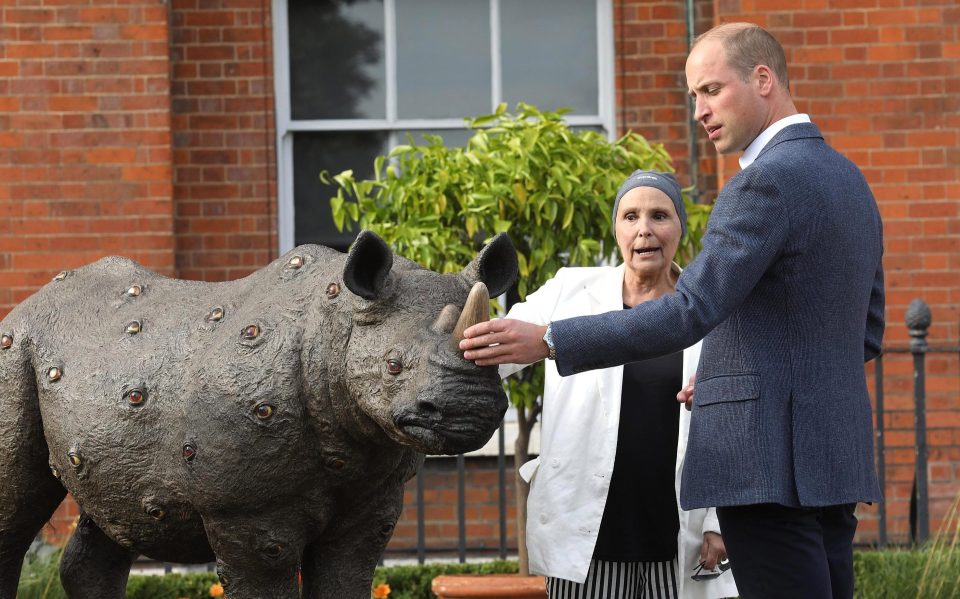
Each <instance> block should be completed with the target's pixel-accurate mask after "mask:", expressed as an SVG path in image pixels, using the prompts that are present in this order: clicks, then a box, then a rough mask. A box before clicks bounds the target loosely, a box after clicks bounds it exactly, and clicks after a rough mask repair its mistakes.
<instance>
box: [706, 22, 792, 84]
mask: <svg viewBox="0 0 960 599" xmlns="http://www.w3.org/2000/svg"><path fill="white" fill-rule="evenodd" d="M705 39H719V40H720V43H721V44H722V46H723V49H724V50H725V51H726V53H727V61H728V62H729V63H730V66H731V67H732V68H733V69H734V70H735V71H736V72H738V73H739V74H740V77H741V79H743V80H744V81H747V80H748V79H749V78H750V75H751V74H752V73H753V69H754V67H756V66H757V65H760V64H762V65H766V66H767V67H769V68H770V70H771V71H773V73H774V74H775V75H776V76H777V80H778V81H779V82H780V85H782V86H783V88H784V89H786V90H789V89H790V78H789V77H788V75H787V57H786V55H784V52H783V46H781V45H780V42H778V41H777V38H775V37H773V36H772V35H770V32H768V31H767V30H766V29H764V28H763V27H760V26H759V25H754V24H753V23H724V24H723V25H719V26H717V27H714V28H713V29H711V30H710V31H707V32H706V33H704V34H701V35H700V36H698V37H697V38H696V39H695V40H694V41H693V47H696V45H697V44H699V43H700V42H701V41H702V40H705ZM691 49H692V48H691Z"/></svg>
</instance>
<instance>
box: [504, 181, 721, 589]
mask: <svg viewBox="0 0 960 599" xmlns="http://www.w3.org/2000/svg"><path fill="white" fill-rule="evenodd" d="M685 221H686V217H685V212H684V210H683V202H682V198H681V195H680V188H679V185H678V184H677V182H676V180H675V179H674V178H673V177H672V176H671V175H668V174H665V173H657V172H649V171H637V172H635V173H633V174H632V175H631V176H630V177H629V178H628V179H627V180H626V181H625V182H624V183H623V185H621V187H620V190H619V192H618V194H617V199H616V202H615V203H614V209H613V225H614V232H615V234H616V237H617V243H618V245H619V247H620V250H621V255H622V256H623V258H624V260H623V264H621V265H620V266H617V267H590V268H564V269H561V270H560V271H558V272H557V274H556V275H555V276H554V277H553V278H552V279H551V280H550V281H548V282H547V283H546V284H545V285H543V287H541V288H540V289H539V290H537V291H536V292H535V293H532V294H530V295H529V296H528V297H527V299H526V301H525V302H523V303H520V304H517V305H515V306H513V307H512V308H511V310H510V312H509V313H508V314H507V317H508V318H513V319H518V320H525V321H527V322H532V323H535V324H539V325H546V324H549V323H550V322H551V321H553V320H558V319H562V318H569V317H572V316H582V315H588V314H598V313H602V312H608V311H611V310H620V309H623V308H624V307H627V306H633V305H636V304H637V303H640V302H643V301H647V300H649V299H654V298H655V297H659V296H660V295H662V294H664V293H670V292H672V290H673V285H674V283H675V282H676V276H677V274H679V267H677V266H676V264H674V263H673V257H674V255H675V253H676V250H677V247H678V246H679V242H680V239H681V237H682V235H683V233H684V232H685V226H686V223H685ZM545 341H546V342H548V345H549V339H545ZM699 349H700V348H699V343H698V344H697V345H696V346H694V347H691V348H688V349H687V350H684V352H683V358H682V374H681V376H680V378H679V381H684V382H685V381H687V380H688V379H689V377H690V375H691V374H692V373H693V372H695V370H696V365H697V360H698V359H699ZM672 364H674V365H676V364H677V362H672ZM521 368H523V365H504V366H501V369H500V373H501V376H503V377H506V376H509V375H510V374H512V373H514V372H516V371H518V370H520V369H521ZM678 374H679V373H678ZM628 378H630V377H628ZM630 380H633V379H630ZM679 381H678V382H679ZM623 384H624V367H623V366H618V367H615V368H607V369H603V370H592V371H587V372H584V373H581V374H577V375H574V376H569V377H561V376H559V374H558V373H557V370H556V367H555V364H554V362H553V361H552V360H547V361H546V377H545V384H544V392H543V398H544V399H543V412H542V415H541V435H540V455H539V457H538V458H536V459H534V460H532V461H531V462H528V463H527V464H525V465H524V466H523V467H522V468H521V469H520V474H521V476H522V477H523V478H524V480H526V481H528V482H529V483H530V485H531V486H530V495H529V498H528V500H527V511H528V515H527V545H528V553H529V558H530V569H531V571H533V572H535V573H539V574H543V575H545V576H547V589H548V594H549V595H550V597H551V599H556V598H560V599H568V598H569V599H586V598H591V599H592V598H597V599H599V598H601V597H603V598H617V599H620V598H623V599H645V598H647V597H658V598H659V597H666V598H674V597H678V598H685V599H686V598H689V599H709V598H717V597H732V596H736V595H737V591H736V586H735V585H734V582H733V575H732V573H723V574H720V575H719V576H716V577H715V578H711V579H706V580H692V579H691V575H692V574H694V569H695V568H696V567H697V565H698V564H699V563H700V562H701V561H706V566H708V568H707V570H709V567H712V566H713V564H715V563H717V562H718V561H719V560H720V559H723V558H725V551H724V549H723V542H722V539H721V538H720V536H719V526H718V524H717V519H716V515H715V513H714V510H712V509H710V510H693V511H691V512H683V511H680V510H679V508H678V505H679V504H678V503H677V502H676V498H675V497H676V495H674V499H673V502H672V504H673V505H672V510H670V507H669V506H667V508H666V509H667V510H670V511H669V513H647V514H642V517H643V518H644V519H659V520H662V521H666V520H668V519H669V518H677V519H678V521H679V522H678V523H679V533H678V534H677V539H676V557H675V558H674V559H673V560H669V559H668V560H666V561H661V560H657V561H650V562H648V561H642V562H635V561H621V560H620V559H619V558H617V561H609V560H608V559H596V558H595V550H597V549H598V546H597V543H598V536H599V535H600V529H601V522H602V521H603V517H604V511H605V509H606V508H607V499H608V492H609V490H610V486H611V480H612V478H613V474H614V463H615V461H616V459H617V448H618V442H620V441H619V440H618V436H619V432H620V426H621V423H620V419H621V418H620V417H621V391H622V390H623ZM679 387H680V384H678V385H677V386H676V389H674V390H673V393H676V391H679ZM631 388H633V387H631ZM669 399H670V400H671V401H673V403H672V404H671V405H670V406H668V408H667V410H668V411H669V410H670V409H672V408H673V407H676V408H677V410H678V411H679V412H680V414H679V427H678V430H677V440H678V443H677V451H676V459H675V461H674V460H671V462H670V464H669V465H667V464H664V466H668V467H670V468H671V469H672V471H673V473H674V475H675V477H674V480H673V482H674V488H675V489H676V491H678V490H679V473H680V472H681V467H682V464H683V453H684V449H685V446H686V436H687V435H686V431H687V429H688V428H689V415H688V414H687V413H686V410H680V409H679V404H677V403H676V402H675V400H673V399H672V398H669ZM665 401H666V400H665ZM674 422H676V420H674ZM634 445H635V444H634ZM654 449H655V448H651V452H653V450H654ZM631 451H633V450H631ZM669 453H672V452H669V451H668V452H663V451H660V452H659V454H658V455H667V454H669ZM626 457H628V456H625V455H622V456H621V459H625V458H626ZM624 470H625V471H621V470H620V469H618V471H617V476H618V477H625V478H627V479H629V477H639V478H638V479H637V480H636V481H629V480H628V482H630V484H632V485H633V486H634V487H639V488H641V489H642V488H643V484H642V481H643V479H644V477H645V473H644V472H639V471H633V470H634V469H633V468H625V469H624ZM660 491H661V493H660V495H661V496H662V494H663V493H662V491H663V490H662V489H660ZM621 494H622V493H621ZM641 499H642V498H641ZM621 503H622V502H621ZM661 511H662V510H661ZM627 520H628V521H629V520H630V519H627ZM612 525H616V529H615V530H617V532H618V534H619V533H620V532H622V534H624V535H629V534H630V524H629V522H625V523H624V525H623V527H622V530H621V527H620V526H619V523H612V522H607V523H605V524H604V526H605V527H606V529H607V531H610V530H611V529H612V528H613V526H612ZM609 536H610V535H609V532H607V533H605V537H609Z"/></svg>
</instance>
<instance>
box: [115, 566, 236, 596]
mask: <svg viewBox="0 0 960 599" xmlns="http://www.w3.org/2000/svg"><path fill="white" fill-rule="evenodd" d="M215 582H217V575H216V574H214V573H213V572H202V573H196V574H167V575H165V576H131V577H130V581H129V582H128V583H127V599H177V598H179V597H187V598H189V599H210V585H212V584H214V583H215Z"/></svg>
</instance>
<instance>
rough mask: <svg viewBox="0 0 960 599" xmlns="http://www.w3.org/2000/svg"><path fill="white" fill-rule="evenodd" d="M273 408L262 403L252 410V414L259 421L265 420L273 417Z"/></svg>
mask: <svg viewBox="0 0 960 599" xmlns="http://www.w3.org/2000/svg"><path fill="white" fill-rule="evenodd" d="M274 411H275V408H274V407H273V406H271V405H270V404H268V403H262V404H260V405H258V406H257V407H256V408H254V413H255V414H256V415H257V418H259V419H260V420H266V419H268V418H270V417H271V416H273V413H274Z"/></svg>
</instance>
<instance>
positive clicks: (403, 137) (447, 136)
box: [396, 129, 473, 148]
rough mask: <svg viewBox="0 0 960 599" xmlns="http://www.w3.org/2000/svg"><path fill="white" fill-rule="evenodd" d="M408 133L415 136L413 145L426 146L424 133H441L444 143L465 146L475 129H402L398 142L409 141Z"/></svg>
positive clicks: (458, 146)
mask: <svg viewBox="0 0 960 599" xmlns="http://www.w3.org/2000/svg"><path fill="white" fill-rule="evenodd" d="M407 134H409V135H410V136H411V137H413V145H415V146H425V145H427V140H425V139H424V138H423V136H424V135H439V136H440V137H442V138H443V145H445V146H447V147H448V148H465V147H467V140H468V139H470V138H471V137H473V131H472V130H470V129H417V130H414V131H400V132H399V133H398V134H397V137H396V140H397V143H398V144H405V143H407Z"/></svg>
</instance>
